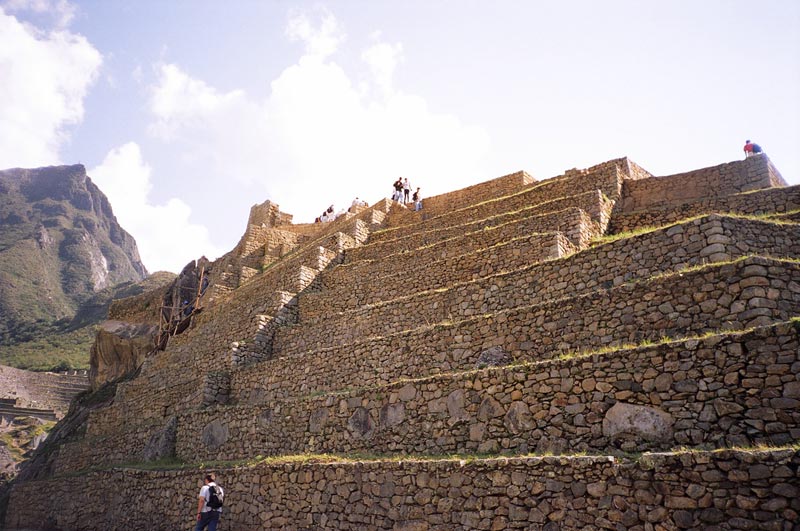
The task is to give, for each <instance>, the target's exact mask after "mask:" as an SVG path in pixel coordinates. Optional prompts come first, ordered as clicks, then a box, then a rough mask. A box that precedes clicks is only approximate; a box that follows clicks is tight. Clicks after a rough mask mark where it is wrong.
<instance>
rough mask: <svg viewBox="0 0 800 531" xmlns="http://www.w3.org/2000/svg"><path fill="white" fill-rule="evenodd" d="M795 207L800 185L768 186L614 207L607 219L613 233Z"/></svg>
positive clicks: (799, 198) (797, 207)
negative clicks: (649, 204) (643, 206)
mask: <svg viewBox="0 0 800 531" xmlns="http://www.w3.org/2000/svg"><path fill="white" fill-rule="evenodd" d="M796 210H800V185H797V186H790V187H786V188H767V189H764V190H756V191H753V192H745V193H739V194H734V195H729V196H725V197H718V196H712V197H706V198H703V199H698V200H695V201H689V202H686V203H683V204H681V205H666V206H659V207H651V208H647V209H644V210H637V211H634V212H618V211H616V210H615V212H614V214H613V215H612V216H611V221H610V223H609V232H611V233H612V234H616V233H620V232H626V231H633V230H637V229H640V228H642V227H651V226H661V225H666V224H669V223H674V222H675V221H678V220H681V219H686V218H691V217H694V216H700V215H708V214H711V213H722V214H726V213H730V214H742V215H763V214H773V213H777V214H781V213H786V212H793V211H796Z"/></svg>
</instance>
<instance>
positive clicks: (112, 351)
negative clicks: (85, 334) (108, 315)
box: [89, 321, 158, 391]
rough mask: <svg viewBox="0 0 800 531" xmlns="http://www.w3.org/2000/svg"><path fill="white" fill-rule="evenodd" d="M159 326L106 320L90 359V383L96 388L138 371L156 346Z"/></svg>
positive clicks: (96, 339)
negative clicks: (155, 341)
mask: <svg viewBox="0 0 800 531" xmlns="http://www.w3.org/2000/svg"><path fill="white" fill-rule="evenodd" d="M156 332H158V327H157V326H156V325H151V324H131V323H123V322H121V321H105V322H103V323H102V324H101V325H100V330H98V332H97V336H96V337H95V340H94V344H93V345H92V350H91V352H90V359H89V367H90V368H89V383H90V385H91V387H92V391H97V390H98V389H100V387H102V386H103V384H105V383H108V382H112V381H114V380H117V379H119V378H122V377H123V376H128V375H130V374H133V373H134V372H136V370H137V369H139V367H140V366H141V365H142V362H143V361H144V358H145V356H146V355H147V353H148V352H150V351H151V350H153V338H154V337H155V334H156Z"/></svg>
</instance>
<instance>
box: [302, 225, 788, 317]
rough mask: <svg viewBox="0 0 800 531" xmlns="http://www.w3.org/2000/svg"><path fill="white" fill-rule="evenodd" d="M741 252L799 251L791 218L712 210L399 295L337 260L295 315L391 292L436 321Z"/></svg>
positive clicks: (320, 313)
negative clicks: (333, 283) (329, 281)
mask: <svg viewBox="0 0 800 531" xmlns="http://www.w3.org/2000/svg"><path fill="white" fill-rule="evenodd" d="M748 254H760V255H765V256H766V255H769V256H777V257H785V258H794V259H800V232H798V231H797V230H796V229H795V227H793V226H787V225H780V224H776V223H771V222H768V221H755V220H750V219H742V218H732V217H725V216H719V215H716V214H713V215H711V216H705V217H702V218H697V219H693V220H690V221H685V222H681V223H678V224H675V225H673V226H669V227H664V228H661V229H657V230H653V231H650V232H646V233H641V234H636V235H633V236H630V237H625V238H620V239H616V240H613V239H612V240H608V241H603V242H600V243H599V244H598V245H596V246H593V247H591V248H589V249H584V250H583V251H581V252H578V253H576V254H573V255H571V256H567V257H564V258H562V259H559V260H551V261H545V262H542V263H537V264H533V265H530V266H527V267H524V268H521V269H517V270H513V271H509V272H500V273H496V274H494V275H487V276H484V275H481V277H480V278H477V279H475V280H471V281H467V282H455V281H454V282H453V283H452V285H450V286H448V287H447V289H441V290H435V291H427V292H420V293H415V294H412V295H400V296H398V294H400V293H402V294H405V291H402V290H400V289H393V290H388V289H383V288H382V286H380V285H377V286H374V287H373V288H372V289H373V290H374V292H368V291H366V290H365V289H364V285H365V283H367V282H368V280H367V279H364V278H362V277H361V276H358V275H355V276H353V275H349V276H348V275H341V276H339V271H340V270H345V269H346V267H347V266H339V267H336V268H334V269H333V270H331V271H329V272H328V271H326V272H325V273H323V275H322V276H323V277H328V276H329V275H336V277H337V283H338V289H337V290H336V291H330V290H323V291H320V292H312V293H309V292H304V293H301V294H300V295H299V296H298V312H299V316H298V318H299V321H300V322H301V323H308V324H312V325H313V324H315V323H316V322H318V321H320V320H325V319H330V318H337V316H338V314H343V313H345V312H349V311H359V309H360V308H362V307H365V308H364V310H366V309H367V307H368V308H373V309H375V308H376V307H379V306H381V305H385V304H388V305H392V304H393V301H394V300H395V299H399V298H403V297H405V299H407V300H408V304H409V305H411V306H413V307H414V315H417V316H418V318H419V321H421V322H430V323H436V322H440V321H442V320H444V319H446V318H448V317H449V318H451V319H452V318H455V319H458V318H460V317H463V316H469V315H475V314H476V313H489V312H494V311H498V310H503V309H508V308H512V307H515V306H522V305H525V304H533V303H535V302H541V301H543V300H547V299H551V298H562V297H568V296H571V295H580V294H583V293H588V292H590V291H595V290H599V289H608V288H611V287H614V286H618V285H620V284H623V283H625V282H629V281H631V280H636V279H641V278H647V277H649V276H652V275H656V274H660V273H665V272H669V271H675V270H678V269H682V268H685V267H691V266H695V265H699V264H702V263H706V262H715V261H727V260H731V259H736V258H740V257H742V256H744V255H748ZM476 260H477V258H476ZM325 282H326V281H323V284H324V283H325ZM418 287H419V288H421V286H418ZM419 291H422V290H419Z"/></svg>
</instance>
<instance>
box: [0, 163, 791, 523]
mask: <svg viewBox="0 0 800 531" xmlns="http://www.w3.org/2000/svg"><path fill="white" fill-rule="evenodd" d="M799 213H800V186H794V187H785V183H784V181H783V179H782V178H781V176H780V174H779V173H778V171H777V170H776V169H775V168H774V167H773V165H772V164H771V162H770V161H769V159H767V157H766V156H765V155H759V156H754V157H751V158H748V159H746V160H744V161H738V162H732V163H728V164H723V165H721V166H716V167H713V168H705V169H702V170H697V171H694V172H689V173H684V174H680V175H673V176H665V177H654V176H652V175H651V174H649V173H648V172H647V171H646V170H644V169H642V168H641V167H639V166H637V165H636V164H634V163H633V162H631V161H629V160H628V159H626V158H622V159H617V160H612V161H609V162H605V163H603V164H599V165H597V166H594V167H592V168H588V169H585V170H569V171H567V172H566V173H564V174H563V175H560V176H557V177H554V178H550V179H545V180H542V181H536V180H535V179H533V178H532V177H531V176H530V175H528V174H527V173H524V172H519V173H514V174H510V175H507V176H504V177H500V178H498V179H495V180H492V181H488V182H485V183H482V184H479V185H475V186H472V187H469V188H466V189H464V190H459V191H455V192H452V193H449V194H444V195H442V196H437V197H431V198H428V199H425V201H424V203H423V209H422V211H420V212H412V211H410V210H407V209H405V208H403V207H400V206H398V205H397V204H393V203H391V202H389V201H386V200H383V201H380V202H378V203H377V204H375V205H373V206H372V207H369V208H366V209H363V210H360V211H358V212H357V213H355V214H353V213H348V214H346V215H345V216H343V217H340V218H338V219H337V220H336V221H334V222H332V223H325V224H311V225H295V224H292V223H291V218H290V216H288V215H286V214H283V213H281V212H280V211H279V210H278V208H277V206H276V205H273V204H270V203H265V204H264V205H259V206H257V207H254V208H253V210H252V211H251V216H250V222H249V223H248V227H247V230H246V233H245V235H244V237H243V238H242V241H241V242H240V243H239V244H238V245H237V247H236V249H234V251H232V252H231V253H230V254H228V255H226V256H225V257H223V258H222V259H220V260H218V261H217V262H215V263H214V264H212V267H211V270H212V271H213V274H212V277H211V285H210V286H209V290H208V293H207V294H206V295H205V297H206V299H204V301H203V304H204V311H203V312H202V313H201V314H199V315H197V316H196V317H194V319H193V321H192V324H191V326H190V327H189V328H188V329H187V330H186V331H185V332H183V333H182V334H180V335H176V336H174V337H172V338H171V339H170V342H169V345H168V346H167V348H166V350H165V351H163V352H158V353H156V354H153V355H150V356H148V357H146V358H145V360H144V362H143V364H142V366H141V368H140V370H139V372H138V374H137V375H136V376H135V377H134V378H132V379H130V380H128V381H126V382H124V383H120V384H119V385H117V387H116V395H115V397H114V399H113V401H105V402H103V403H102V407H98V408H96V409H94V410H92V411H91V412H90V413H89V414H88V420H87V421H86V422H85V424H84V425H83V429H79V430H75V432H74V433H73V434H72V435H71V436H69V437H64V441H65V442H64V444H61V445H60V446H58V447H57V448H51V449H50V450H49V452H50V453H49V454H46V455H40V456H39V457H40V459H39V462H40V463H41V462H45V463H46V466H42V467H41V468H39V469H37V470H35V471H28V473H27V474H22V475H21V480H20V481H18V482H17V483H16V484H15V485H14V487H13V490H12V491H11V494H10V500H9V504H8V507H7V511H6V517H5V519H6V521H5V525H6V527H7V529H11V530H15V529H25V528H39V526H41V525H42V524H43V523H47V524H48V525H51V526H53V528H57V529H63V530H78V529H80V530H101V529H102V530H121V529H131V528H147V529H188V528H190V526H191V525H192V514H193V511H192V508H193V503H194V499H195V496H196V493H197V488H198V486H199V483H198V481H199V479H200V478H201V472H202V471H204V470H206V469H205V468H202V467H203V466H205V465H203V463H206V464H207V463H214V464H213V469H214V470H215V471H216V473H217V476H218V481H219V482H220V483H221V484H222V485H223V486H224V487H225V489H226V493H227V496H226V499H227V501H226V508H225V512H224V515H223V522H224V523H223V525H224V526H225V527H224V528H225V529H235V530H237V531H249V530H257V529H394V530H409V531H410V530H444V529H492V530H498V529H544V530H557V529H630V530H671V529H776V530H778V529H781V530H782V529H792V528H793V527H792V526H793V525H794V524H796V523H797V522H798V518H799V517H798V514H800V451H798V443H799V442H800V337H798V333H799V332H800V321H798V316H800V261H798V260H800V225H798V221H800V215H799ZM149 297H150V298H151V299H152V298H153V297H152V295H150V296H149ZM143 300H144V299H142V300H138V301H136V300H132V301H128V302H124V301H123V302H122V303H121V304H120V305H119V308H120V310H119V311H118V315H122V314H125V313H126V312H127V315H130V316H131V318H134V317H135V321H136V322H148V319H149V317H148V315H150V316H152V315H157V313H154V312H157V308H152V307H148V305H147V304H143V302H142V301H143ZM125 308H127V310H125ZM148 312H151V313H148ZM297 456H303V457H297ZM266 457H270V459H264V458H266ZM165 458H167V459H171V460H172V461H173V462H174V461H179V462H181V463H183V464H184V465H185V466H184V468H181V469H179V468H177V467H170V466H169V465H168V464H164V465H163V466H161V467H158V466H153V463H152V462H153V461H158V460H159V459H165ZM148 464H149V466H143V465H148ZM154 491H155V492H156V493H157V494H155V495H154V494H153V492H154ZM132 508H135V509H134V510H132Z"/></svg>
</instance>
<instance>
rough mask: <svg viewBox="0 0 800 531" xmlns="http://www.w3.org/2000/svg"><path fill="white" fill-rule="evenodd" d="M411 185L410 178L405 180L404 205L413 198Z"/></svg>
mask: <svg viewBox="0 0 800 531" xmlns="http://www.w3.org/2000/svg"><path fill="white" fill-rule="evenodd" d="M410 196H411V183H409V182H408V177H406V178H405V179H403V203H408V200H409V199H410V198H411V197H410Z"/></svg>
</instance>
